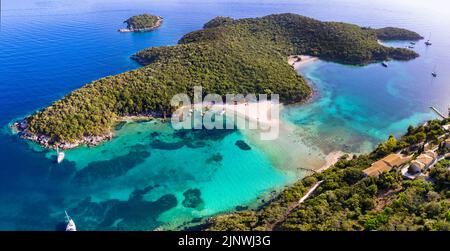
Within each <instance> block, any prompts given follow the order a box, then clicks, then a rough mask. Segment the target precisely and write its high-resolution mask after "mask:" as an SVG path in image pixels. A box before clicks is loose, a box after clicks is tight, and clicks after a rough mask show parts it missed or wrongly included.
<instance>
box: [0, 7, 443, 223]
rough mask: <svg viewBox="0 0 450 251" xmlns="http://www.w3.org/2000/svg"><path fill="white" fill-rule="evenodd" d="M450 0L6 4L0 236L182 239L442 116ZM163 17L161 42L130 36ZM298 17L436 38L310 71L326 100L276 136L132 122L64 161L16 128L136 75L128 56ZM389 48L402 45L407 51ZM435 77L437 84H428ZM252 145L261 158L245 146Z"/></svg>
mask: <svg viewBox="0 0 450 251" xmlns="http://www.w3.org/2000/svg"><path fill="white" fill-rule="evenodd" d="M449 7H450V6H449V4H448V3H447V1H444V0H431V1H427V2H423V1H419V0H417V1H414V0H409V1H406V0H399V1H395V2H392V1H387V0H379V1H356V0H327V1H317V0H305V1H296V0H283V1H268V0H258V1H253V0H245V1H229V0H217V1H206V0H198V1H194V0H190V1H177V0H165V1H141V0H131V1H130V0H127V1H124V0H86V1H77V2H76V3H75V2H74V1H69V0H61V1H30V0H17V1H6V2H5V1H3V6H2V23H1V30H0V55H2V57H0V124H1V125H2V127H3V130H2V131H1V133H0V143H1V144H0V229H1V230H53V229H58V230H59V229H61V228H62V227H64V224H63V223H64V222H63V221H64V218H63V216H64V210H65V209H67V210H68V212H69V214H70V215H71V216H72V217H73V218H74V219H75V221H76V223H77V225H78V228H79V229H80V230H93V229H100V230H151V229H155V228H164V229H177V228H178V227H180V226H185V225H186V224H188V225H192V224H193V223H196V222H198V221H199V220H200V219H201V218H206V217H209V216H212V215H214V214H217V213H221V212H228V211H234V210H236V209H242V208H246V207H247V206H250V207H254V206H258V205H260V204H261V203H262V202H263V201H264V200H267V198H268V197H270V196H271V195H272V194H273V193H272V191H278V190H280V189H282V188H283V187H284V186H286V185H289V184H291V183H292V182H294V181H295V180H296V179H298V178H301V177H304V176H305V175H307V174H308V173H310V172H308V171H305V170H306V169H317V168H321V167H323V165H324V164H326V161H325V159H326V156H327V155H329V154H330V153H333V152H336V151H343V152H351V153H359V152H368V151H370V150H372V149H373V148H374V147H375V146H376V145H377V144H378V143H380V142H382V141H383V140H385V139H386V138H387V137H388V136H389V134H394V135H400V134H401V133H402V132H403V131H404V130H405V129H406V128H407V126H408V125H410V124H413V125H417V124H420V123H422V122H423V121H425V120H427V119H430V118H435V117H436V116H435V114H433V113H432V112H431V111H430V109H429V106H432V105H433V106H436V107H437V108H439V109H440V110H442V111H444V112H445V111H446V109H447V107H448V105H449V104H450V95H449V94H450V85H449V83H450V74H449V72H448V71H446V69H448V68H449V67H450V54H449V53H448V52H449V48H450V35H449V33H448V32H447V31H448V27H449V26H450V19H449V17H448V9H449ZM142 12H150V13H154V14H157V15H161V16H164V18H165V23H164V24H163V26H162V27H161V28H160V29H158V30H157V31H155V32H151V33H142V34H121V33H118V32H117V29H118V28H120V27H122V22H123V20H125V19H126V18H127V17H129V16H131V15H135V14H137V13H142ZM283 12H294V13H298V14H303V15H307V16H311V17H314V18H318V19H321V20H333V21H344V22H352V23H356V24H359V25H363V26H372V27H383V26H400V27H404V28H409V29H412V30H415V31H417V32H419V33H421V34H423V35H424V36H426V37H430V35H431V38H432V41H433V46H431V47H428V48H427V47H425V46H424V44H423V42H418V43H417V44H416V46H415V48H414V50H416V51H417V52H419V53H420V55H421V57H420V58H418V59H416V60H413V61H409V62H390V64H389V67H388V68H384V67H381V66H380V65H379V64H372V65H368V66H364V67H358V66H344V65H339V64H335V63H331V62H323V61H319V62H316V63H312V64H309V65H307V66H305V67H304V68H302V69H301V70H300V73H301V74H302V75H304V76H305V77H306V78H307V79H309V80H310V82H311V84H312V85H313V86H314V88H315V89H316V96H315V97H314V99H313V100H311V102H309V103H307V104H304V105H293V106H287V107H285V108H284V109H283V111H282V113H281V116H282V122H283V123H282V125H281V128H280V137H279V138H278V139H277V140H275V141H272V142H270V143H268V142H264V141H261V140H259V138H258V137H257V136H258V135H257V134H255V132H252V131H206V130H203V131H173V129H172V128H171V127H170V126H169V125H168V124H165V123H161V122H158V121H146V122H139V123H137V122H130V123H127V124H124V125H122V127H121V128H117V132H116V137H115V138H114V139H113V140H112V141H110V142H107V143H105V144H102V145H100V146H98V147H95V148H87V147H82V148H79V149H74V150H70V151H67V152H66V159H65V161H64V162H63V163H62V164H61V165H57V164H55V153H54V152H53V151H48V150H45V149H41V148H40V147H38V146H36V145H34V144H31V143H29V142H24V141H23V140H20V139H19V138H17V137H16V136H14V135H11V133H10V130H9V129H8V127H7V125H8V124H9V123H11V121H13V120H16V119H17V118H21V117H23V116H25V115H27V114H30V113H32V112H33V111H35V110H37V109H40V108H42V107H45V106H47V105H49V104H51V103H52V102H53V101H55V100H57V99H59V98H61V97H63V96H64V95H65V94H67V93H69V92H70V91H72V90H74V89H76V88H78V87H80V86H82V85H84V84H86V83H87V82H89V81H92V80H95V79H98V78H101V77H104V76H108V75H113V74H117V73H120V72H123V71H127V70H131V69H135V68H137V67H139V66H138V65H137V64H136V63H135V62H133V61H132V60H130V58H129V56H130V55H131V54H133V53H135V52H136V51H139V50H141V49H144V48H146V47H151V46H161V45H172V44H176V43H177V41H178V39H180V38H181V37H182V36H183V35H184V34H186V33H188V32H190V31H193V30H196V29H200V28H201V27H202V25H203V24H204V23H205V22H207V21H208V20H210V19H211V18H213V17H215V16H219V15H220V16H231V17H235V18H240V17H255V16H262V15H267V14H272V13H283ZM389 45H391V46H399V47H405V46H407V45H408V43H407V42H406V43H405V42H392V43H389ZM433 69H436V70H437V72H438V74H439V76H438V78H432V77H431V71H432V70H433ZM238 140H242V141H244V142H245V143H246V144H248V145H249V146H250V147H251V150H242V149H241V148H239V147H238V146H237V145H236V141H238Z"/></svg>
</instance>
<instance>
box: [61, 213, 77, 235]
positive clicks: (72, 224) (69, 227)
mask: <svg viewBox="0 0 450 251" xmlns="http://www.w3.org/2000/svg"><path fill="white" fill-rule="evenodd" d="M64 213H66V218H67V226H66V231H77V226H76V225H75V222H74V221H73V219H72V218H70V216H69V215H68V214H67V211H65V210H64Z"/></svg>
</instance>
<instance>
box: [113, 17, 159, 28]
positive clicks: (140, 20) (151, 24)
mask: <svg viewBox="0 0 450 251" xmlns="http://www.w3.org/2000/svg"><path fill="white" fill-rule="evenodd" d="M162 22H163V18H162V17H159V16H155V15H150V14H142V15H137V16H132V17H130V18H128V19H127V20H125V21H124V23H126V24H127V28H126V29H120V30H119V32H146V31H152V30H155V29H157V28H158V27H159V26H161V24H162Z"/></svg>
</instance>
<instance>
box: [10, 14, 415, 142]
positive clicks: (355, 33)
mask: <svg viewBox="0 0 450 251" xmlns="http://www.w3.org/2000/svg"><path fill="white" fill-rule="evenodd" d="M421 38H422V37H421V36H420V35H419V34H417V33H415V32H412V31H407V30H404V29H397V28H389V29H371V28H364V27H360V26H357V25H353V24H347V23H338V22H321V21H318V20H315V19H312V18H308V17H304V16H300V15H296V14H277V15H269V16H265V17H261V18H245V19H236V20H235V19H232V18H226V17H217V18H215V19H213V20H211V21H209V22H208V23H206V24H205V26H204V29H202V30H198V31H194V32H191V33H188V34H187V35H185V36H184V37H183V38H182V39H181V40H180V41H179V44H178V45H175V46H163V47H157V48H149V49H146V50H143V51H141V52H138V53H137V54H135V55H133V57H132V58H133V59H135V60H136V61H138V62H139V63H141V64H142V65H144V67H142V68H140V69H137V70H133V71H129V72H125V73H122V74H119V75H116V76H109V77H105V78H102V79H99V80H96V81H93V82H91V83H89V84H87V85H85V86H84V87H82V88H80V89H78V90H75V91H73V92H72V93H70V94H68V95H67V96H65V97H64V98H63V99H61V100H59V101H56V102H55V103H53V104H52V105H51V106H49V107H47V108H45V109H43V110H41V111H38V112H36V113H35V114H33V115H31V116H29V117H27V118H25V119H24V120H22V121H20V122H18V123H15V124H14V127H15V128H16V129H17V130H18V131H19V133H20V135H21V137H23V138H26V139H30V140H33V141H36V142H38V143H39V144H41V145H43V146H45V147H49V148H56V147H59V148H60V149H67V148H73V147H76V146H79V145H81V144H89V145H95V144H98V143H99V142H101V141H102V140H104V139H107V138H111V136H112V134H111V132H112V129H113V127H114V125H115V123H117V122H118V121H119V119H120V118H121V117H123V116H130V115H149V116H154V117H165V116H166V115H169V114H171V113H172V112H173V107H171V106H170V100H171V98H172V96H173V95H174V94H177V93H187V94H188V95H192V93H193V92H192V88H193V86H202V87H203V90H204V92H205V93H217V94H220V95H225V94H227V93H241V94H248V93H258V94H271V93H277V94H279V95H280V100H281V102H283V103H285V104H287V103H296V102H302V101H304V100H305V99H307V98H308V97H309V96H310V94H311V93H312V91H311V88H310V87H309V86H308V85H307V83H306V81H305V79H304V78H303V77H301V76H299V75H298V74H297V72H296V71H295V70H294V69H293V68H292V67H291V66H290V65H289V64H288V63H287V58H288V56H289V55H311V56H316V57H319V58H320V59H322V60H329V61H334V62H339V63H344V64H355V65H364V64H369V63H372V62H378V61H382V60H387V59H395V60H410V59H414V58H416V57H418V56H419V55H418V54H417V53H415V52H414V51H411V50H407V49H404V48H390V47H386V46H383V45H381V44H380V43H378V39H384V40H389V39H396V40H398V39H408V40H411V39H412V40H418V39H421Z"/></svg>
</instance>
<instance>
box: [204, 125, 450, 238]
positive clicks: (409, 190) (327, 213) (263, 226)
mask: <svg viewBox="0 0 450 251" xmlns="http://www.w3.org/2000/svg"><path fill="white" fill-rule="evenodd" d="M448 122H450V121H449V120H447V121H441V122H439V121H432V122H431V123H429V124H428V126H419V127H417V128H413V127H411V128H410V129H409V130H408V135H405V136H404V137H402V138H404V139H405V138H408V137H410V136H412V135H414V134H417V133H420V132H423V131H428V132H431V131H433V129H432V128H433V127H434V126H435V125H437V124H445V123H448ZM415 132H416V133H415ZM400 142H404V141H402V140H399V141H395V142H394V140H393V139H392V137H391V138H390V139H389V140H388V141H387V142H386V143H384V144H381V145H380V147H379V148H378V149H377V150H376V151H374V152H372V153H370V154H367V155H361V156H353V157H350V156H344V157H342V158H341V159H340V160H339V161H338V162H337V163H336V164H335V165H334V166H333V167H331V168H330V169H328V170H326V171H325V172H323V173H319V174H314V175H312V176H310V177H307V178H305V179H303V180H301V181H299V182H297V183H295V184H294V185H293V186H291V187H289V188H287V189H285V190H284V191H283V192H282V193H281V194H280V195H279V196H277V197H276V198H275V199H274V200H273V201H271V202H270V203H269V204H268V205H266V206H264V207H262V208H261V209H259V210H256V211H251V210H248V211H243V212H238V213H233V214H228V215H222V216H217V217H215V218H214V219H213V220H212V221H211V222H210V224H211V225H210V226H208V229H209V230H273V229H275V230H303V231H306V230H387V231H393V230H398V231H400V230H446V231H448V230H450V190H449V189H450V170H449V167H450V160H448V159H444V160H442V161H440V162H439V163H438V164H437V165H436V166H435V167H433V168H432V169H431V172H430V178H431V180H432V182H430V181H428V180H426V179H416V180H414V181H409V180H404V178H403V177H402V175H401V174H400V172H399V170H397V169H393V170H391V171H390V172H385V173H383V174H381V175H380V176H379V177H365V176H364V175H363V173H362V170H364V169H365V168H367V167H369V166H370V165H371V164H372V163H373V162H374V161H376V160H378V159H379V156H380V155H382V154H381V152H380V151H379V149H380V148H385V147H389V148H390V152H389V153H391V152H393V151H395V149H396V148H397V144H399V143H400ZM400 144H403V143H400ZM384 154H388V152H385V153H384ZM318 180H323V183H322V184H321V186H320V187H319V188H318V189H317V190H316V192H315V193H314V195H313V196H312V197H310V198H309V199H308V200H306V201H305V202H303V203H302V204H300V205H298V204H297V201H298V200H299V199H300V198H301V197H302V196H303V195H304V194H305V192H306V191H307V189H308V188H309V187H311V186H312V185H313V184H314V183H316V182H317V181H318Z"/></svg>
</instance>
